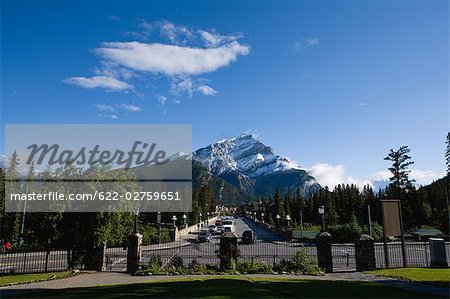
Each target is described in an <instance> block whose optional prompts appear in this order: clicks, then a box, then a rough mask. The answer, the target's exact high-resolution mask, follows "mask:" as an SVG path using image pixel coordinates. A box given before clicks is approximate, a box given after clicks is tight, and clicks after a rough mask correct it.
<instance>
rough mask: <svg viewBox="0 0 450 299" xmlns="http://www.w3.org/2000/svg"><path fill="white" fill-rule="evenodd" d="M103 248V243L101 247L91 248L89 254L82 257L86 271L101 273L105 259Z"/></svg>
mask: <svg viewBox="0 0 450 299" xmlns="http://www.w3.org/2000/svg"><path fill="white" fill-rule="evenodd" d="M105 248H106V243H105V242H103V243H102V245H100V246H95V247H94V248H91V250H90V251H89V253H88V254H86V255H85V256H84V258H83V262H84V268H85V269H86V270H95V271H102V267H103V262H104V259H105Z"/></svg>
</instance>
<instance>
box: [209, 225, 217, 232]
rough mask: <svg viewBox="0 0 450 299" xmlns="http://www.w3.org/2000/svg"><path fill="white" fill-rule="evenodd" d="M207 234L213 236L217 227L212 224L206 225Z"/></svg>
mask: <svg viewBox="0 0 450 299" xmlns="http://www.w3.org/2000/svg"><path fill="white" fill-rule="evenodd" d="M208 232H210V233H211V234H214V233H215V232H217V227H216V226H215V225H214V224H210V225H208Z"/></svg>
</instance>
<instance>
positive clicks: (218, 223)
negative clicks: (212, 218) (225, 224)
mask: <svg viewBox="0 0 450 299" xmlns="http://www.w3.org/2000/svg"><path fill="white" fill-rule="evenodd" d="M214 224H215V225H216V226H221V225H222V221H220V219H217V220H216V222H215V223H214Z"/></svg>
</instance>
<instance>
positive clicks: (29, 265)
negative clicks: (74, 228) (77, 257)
mask: <svg viewBox="0 0 450 299" xmlns="http://www.w3.org/2000/svg"><path fill="white" fill-rule="evenodd" d="M67 269H69V263H68V256H67V251H65V250H55V251H36V252H14V253H1V254H0V274H3V275H4V274H18V273H37V272H53V271H63V270H67Z"/></svg>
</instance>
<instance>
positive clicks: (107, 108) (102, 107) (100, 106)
mask: <svg viewBox="0 0 450 299" xmlns="http://www.w3.org/2000/svg"><path fill="white" fill-rule="evenodd" d="M95 106H96V107H97V109H98V110H99V111H114V107H113V106H109V105H103V104H97V105H95Z"/></svg>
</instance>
